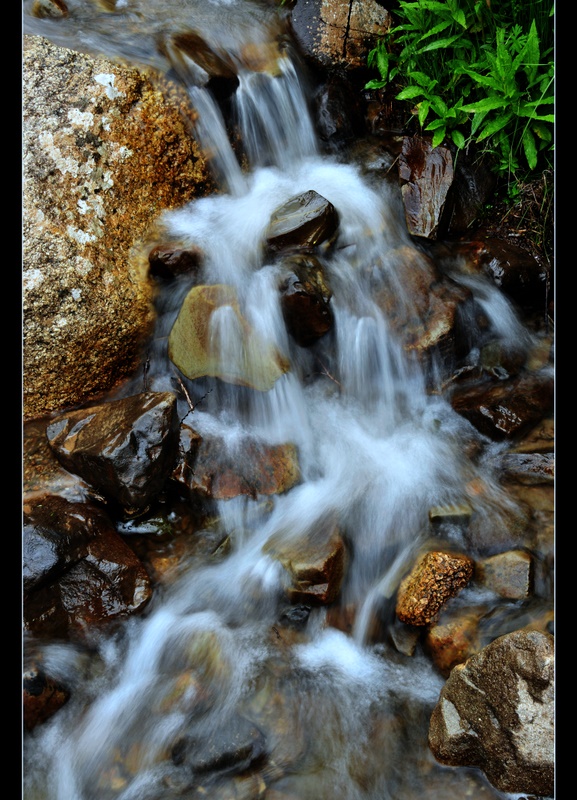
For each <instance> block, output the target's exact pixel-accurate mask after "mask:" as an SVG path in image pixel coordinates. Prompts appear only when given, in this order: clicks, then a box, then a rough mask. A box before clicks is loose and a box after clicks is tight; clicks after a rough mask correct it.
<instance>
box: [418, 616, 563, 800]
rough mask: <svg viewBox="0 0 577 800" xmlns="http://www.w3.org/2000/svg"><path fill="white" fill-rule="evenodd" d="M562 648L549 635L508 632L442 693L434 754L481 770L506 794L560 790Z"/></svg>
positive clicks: (432, 736) (460, 669) (459, 670)
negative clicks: (558, 665) (558, 674)
mask: <svg viewBox="0 0 577 800" xmlns="http://www.w3.org/2000/svg"><path fill="white" fill-rule="evenodd" d="M554 687H555V652H554V639H553V637H552V636H551V635H550V634H547V633H541V632H538V631H525V630H518V631H515V632H513V633H509V634H505V635H504V636H501V637H499V638H497V639H495V640H494V641H493V642H491V643H490V644H489V645H487V646H486V647H485V648H483V650H481V652H480V653H478V654H476V655H474V656H472V657H471V658H470V659H469V660H468V661H467V662H466V663H465V664H462V665H457V666H456V667H455V668H454V669H453V670H452V672H451V674H450V675H449V677H448V679H447V682H446V683H445V685H444V686H443V688H442V690H441V694H440V697H439V701H438V703H437V705H436V706H435V709H434V710H433V713H432V716H431V722H430V727H429V746H430V748H431V751H432V753H433V755H434V756H435V758H436V759H437V760H438V761H440V763H442V764H448V765H451V766H471V767H477V768H479V769H481V770H482V771H483V772H484V773H485V774H486V775H487V777H488V779H489V780H490V781H491V783H492V784H493V786H495V787H496V788H497V789H499V791H502V792H508V793H528V794H534V795H539V796H546V797H552V796H553V794H554V770H555V762H554V756H555V753H554V740H555V736H554V734H555V730H554V712H555V701H554V696H555V695H554Z"/></svg>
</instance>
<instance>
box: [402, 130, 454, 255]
mask: <svg viewBox="0 0 577 800" xmlns="http://www.w3.org/2000/svg"><path fill="white" fill-rule="evenodd" d="M399 180H400V183H401V193H402V196H403V202H404V206H405V219H406V223H407V230H408V231H409V233H410V234H411V235H412V236H422V237H424V238H425V239H436V238H437V233H438V230H439V221H440V219H441V216H442V214H443V209H444V205H445V200H446V197H447V192H448V191H449V188H450V187H451V184H452V182H453V158H452V156H451V151H450V150H449V149H447V148H446V147H441V146H439V147H432V146H431V139H430V138H425V137H421V136H405V137H404V138H403V146H402V149H401V154H400V157H399Z"/></svg>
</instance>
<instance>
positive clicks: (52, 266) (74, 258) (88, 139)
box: [23, 20, 210, 419]
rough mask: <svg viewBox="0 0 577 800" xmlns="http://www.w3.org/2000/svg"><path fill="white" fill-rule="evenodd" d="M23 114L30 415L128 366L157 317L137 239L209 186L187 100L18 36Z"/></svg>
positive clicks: (75, 397) (129, 72) (109, 383)
mask: <svg viewBox="0 0 577 800" xmlns="http://www.w3.org/2000/svg"><path fill="white" fill-rule="evenodd" d="M61 22H62V23H64V22H66V20H63V21H58V23H57V25H58V26H60V24H61ZM52 24H56V23H54V22H53V23H52ZM153 81H154V82H153ZM23 118H24V120H25V124H24V129H23V137H24V138H23V180H24V195H23V269H24V273H23V281H24V283H23V314H24V316H25V318H26V325H25V326H24V332H23V333H24V340H23V370H24V375H25V381H24V394H23V405H24V416H25V418H27V419H28V418H33V417H40V416H43V415H45V414H47V413H49V412H52V411H55V410H60V409H63V408H67V407H71V406H75V405H79V404H80V403H82V402H86V401H87V400H88V399H89V398H91V397H94V396H96V395H101V394H102V393H103V392H106V391H109V390H111V389H112V388H113V387H116V386H117V385H118V384H119V383H120V382H122V381H123V380H124V379H126V378H127V377H129V376H131V375H132V374H133V373H134V371H135V369H136V367H137V365H138V363H139V360H140V354H141V349H142V345H143V342H144V341H145V340H146V337H147V336H149V334H150V332H151V326H152V324H153V320H154V311H153V307H152V289H153V285H152V283H151V282H150V281H149V280H148V279H147V265H146V264H145V262H144V259H142V260H140V259H139V258H138V257H137V252H138V248H139V246H140V242H141V241H142V240H144V238H145V236H146V233H147V230H148V229H149V227H150V226H151V224H152V221H153V220H154V219H155V218H156V217H157V216H158V215H159V214H160V213H161V212H162V211H163V210H165V209H169V208H174V207H176V206H178V205H180V204H182V203H184V202H186V201H188V200H190V199H192V198H193V197H195V196H198V195H199V194H200V193H202V192H203V191H204V190H205V188H206V187H207V185H210V181H209V180H208V170H207V167H206V164H205V162H204V159H203V158H202V156H201V154H200V152H199V149H198V146H197V144H196V143H195V141H194V139H193V138H192V137H191V135H190V126H191V124H192V119H193V111H192V107H191V104H190V99H189V97H188V95H187V94H186V92H185V91H184V90H183V89H178V88H177V87H176V86H175V85H174V84H168V83H166V82H164V80H163V79H162V78H161V76H159V75H157V74H156V73H152V72H151V73H150V74H149V75H147V74H146V71H145V70H140V71H139V70H137V69H135V68H134V67H128V66H123V65H121V64H120V63H118V62H112V61H109V60H106V59H104V58H93V57H91V56H89V55H86V54H82V53H78V52H74V51H72V50H68V49H66V48H63V47H57V46H54V45H53V44H51V43H49V42H48V41H47V40H46V39H43V38H41V37H39V36H31V35H25V36H24V49H23Z"/></svg>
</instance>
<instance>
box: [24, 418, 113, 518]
mask: <svg viewBox="0 0 577 800" xmlns="http://www.w3.org/2000/svg"><path fill="white" fill-rule="evenodd" d="M49 423H50V420H49V419H36V420H31V421H30V422H27V423H26V424H25V425H24V436H23V443H24V446H23V465H22V466H23V490H24V501H25V502H26V500H27V499H33V498H36V497H39V496H42V495H46V494H54V495H60V496H61V497H64V498H66V499H67V500H71V501H73V502H83V501H85V500H87V499H89V500H95V501H102V499H103V498H102V497H101V495H100V494H99V493H98V492H97V491H96V490H95V489H94V488H93V487H91V486H89V485H88V484H87V483H86V482H85V481H83V480H82V478H80V477H79V476H78V475H73V474H72V473H71V472H68V470H66V469H64V467H63V466H62V464H61V463H60V462H59V461H58V459H57V458H56V456H55V455H54V452H53V450H52V448H51V447H50V445H49V444H48V439H47V438H46V427H47V425H48V424H49Z"/></svg>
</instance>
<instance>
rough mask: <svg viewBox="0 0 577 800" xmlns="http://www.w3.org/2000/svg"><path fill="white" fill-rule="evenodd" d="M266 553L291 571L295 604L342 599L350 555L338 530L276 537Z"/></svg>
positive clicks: (291, 597) (291, 596) (291, 594)
mask: <svg viewBox="0 0 577 800" xmlns="http://www.w3.org/2000/svg"><path fill="white" fill-rule="evenodd" d="M263 552H264V553H266V554H267V555H269V556H271V557H272V558H275V559H277V560H278V561H279V562H280V563H281V564H282V566H283V567H284V568H285V569H286V570H287V572H288V574H289V575H290V578H291V584H290V586H289V587H288V588H287V596H288V598H289V600H290V601H291V603H294V604H299V603H300V604H302V603H304V604H308V605H327V604H328V603H332V602H333V600H335V599H336V597H337V596H338V594H339V592H340V589H341V584H342V581H343V577H344V573H345V566H346V560H347V553H346V550H345V545H344V542H343V539H342V537H341V535H340V533H339V531H338V530H337V529H336V528H327V527H320V528H319V529H318V530H315V531H310V532H307V533H306V534H304V535H297V536H291V535H290V534H288V535H287V534H285V535H284V536H283V535H282V534H274V535H273V536H271V537H270V538H269V539H268V541H267V542H266V544H265V545H264V546H263Z"/></svg>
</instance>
